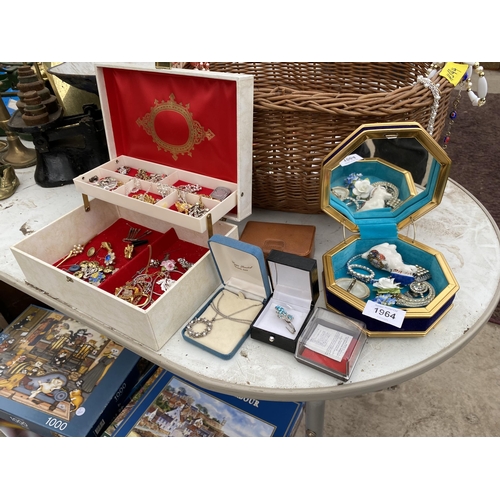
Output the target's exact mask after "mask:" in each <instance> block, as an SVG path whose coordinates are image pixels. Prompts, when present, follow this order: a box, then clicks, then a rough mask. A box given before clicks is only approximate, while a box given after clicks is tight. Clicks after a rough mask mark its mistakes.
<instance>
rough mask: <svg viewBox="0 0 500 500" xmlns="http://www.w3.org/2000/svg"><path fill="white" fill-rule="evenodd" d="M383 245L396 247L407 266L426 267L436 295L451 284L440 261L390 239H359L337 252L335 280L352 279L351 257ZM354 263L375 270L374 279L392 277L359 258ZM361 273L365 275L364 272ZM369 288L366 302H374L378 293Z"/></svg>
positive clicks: (424, 252) (334, 270)
mask: <svg viewBox="0 0 500 500" xmlns="http://www.w3.org/2000/svg"><path fill="white" fill-rule="evenodd" d="M381 243H389V244H394V245H396V249H397V251H398V252H399V253H400V254H401V256H402V257H403V262H404V263H405V264H410V265H419V266H421V267H424V268H425V269H428V270H429V271H430V272H431V275H432V278H431V279H430V280H429V283H430V284H431V285H432V286H433V287H434V289H435V290H436V295H438V294H439V293H441V292H442V291H443V290H444V288H446V287H447V286H448V284H449V283H448V280H447V279H446V277H445V275H444V273H443V270H442V269H441V265H440V264H439V261H438V260H437V258H436V257H435V256H434V255H432V254H430V253H428V252H426V251H425V250H422V249H421V248H418V247H416V246H414V245H412V244H410V243H407V242H405V241H402V240H400V239H399V238H390V239H387V240H380V239H367V240H365V239H359V240H356V241H354V242H353V243H352V244H351V245H349V246H348V247H347V248H344V249H343V250H341V251H339V252H337V253H336V254H335V255H333V256H332V261H331V265H332V269H333V273H334V276H335V279H336V280H337V279H340V278H350V277H351V275H350V274H348V272H347V266H346V263H347V261H348V260H349V259H350V258H351V257H354V256H355V255H358V254H362V253H365V252H366V251H368V250H369V249H370V248H372V247H373V246H375V245H380V244H381ZM353 263H354V264H361V265H364V266H367V267H369V268H370V269H373V271H374V272H375V278H374V279H379V278H389V277H390V274H389V273H388V272H387V271H381V270H379V269H375V268H372V266H370V264H369V263H368V261H367V260H366V259H362V258H359V259H357V260H356V261H354V262H353ZM359 272H362V273H364V271H363V270H361V271H359ZM368 287H369V288H370V290H371V293H370V297H368V298H367V299H366V300H374V299H375V297H376V291H375V290H376V289H374V287H373V286H372V285H370V284H368ZM396 307H397V306H396Z"/></svg>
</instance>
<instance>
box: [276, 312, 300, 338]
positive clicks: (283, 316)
mask: <svg viewBox="0 0 500 500" xmlns="http://www.w3.org/2000/svg"><path fill="white" fill-rule="evenodd" d="M275 309H276V315H277V316H278V318H279V319H282V320H283V321H284V322H285V323H286V329H287V330H288V331H289V332H290V333H291V334H294V333H296V330H295V327H294V326H293V323H292V320H293V316H292V315H291V314H288V313H287V312H286V311H285V308H284V307H283V306H276V307H275Z"/></svg>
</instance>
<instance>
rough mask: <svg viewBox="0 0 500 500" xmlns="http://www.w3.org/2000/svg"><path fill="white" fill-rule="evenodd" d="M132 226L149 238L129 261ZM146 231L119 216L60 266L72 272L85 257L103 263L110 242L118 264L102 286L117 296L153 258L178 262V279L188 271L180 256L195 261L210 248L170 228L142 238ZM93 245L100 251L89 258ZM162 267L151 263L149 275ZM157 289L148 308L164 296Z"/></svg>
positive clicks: (136, 249) (176, 276)
mask: <svg viewBox="0 0 500 500" xmlns="http://www.w3.org/2000/svg"><path fill="white" fill-rule="evenodd" d="M130 227H134V228H139V229H140V232H139V237H140V238H141V239H144V240H148V242H147V243H146V244H144V245H140V246H137V247H135V248H134V252H133V254H132V259H130V260H129V259H127V258H126V257H125V252H124V250H125V246H126V245H127V242H124V241H123V239H124V238H126V237H127V235H128V232H129V229H130ZM145 231H148V228H146V227H144V226H140V225H138V224H135V223H130V222H128V221H127V220H125V219H118V220H117V221H116V222H114V223H113V224H112V225H111V226H109V227H108V228H107V229H105V230H104V231H102V232H101V233H100V234H98V235H96V236H95V237H94V238H92V239H91V240H90V241H89V242H88V243H87V244H86V245H85V248H84V250H83V253H81V254H79V255H76V256H74V257H71V258H69V259H67V260H66V261H65V262H64V263H63V264H62V265H61V267H60V269H61V270H63V271H66V272H69V273H70V274H72V273H71V272H70V271H69V267H70V266H71V265H72V264H79V263H81V262H82V261H85V260H89V261H92V260H97V261H98V262H99V263H100V264H103V263H104V258H105V257H106V255H107V253H108V251H107V250H106V249H105V248H102V247H101V244H102V242H107V243H109V244H110V246H111V248H112V250H113V252H114V254H115V263H114V264H113V266H114V267H115V270H114V272H113V273H110V274H107V275H106V278H105V279H104V280H103V281H102V282H101V284H100V285H99V288H100V289H101V290H104V291H105V292H108V293H111V294H113V295H114V294H115V290H116V288H118V287H121V286H123V285H126V284H127V282H128V281H131V280H132V279H133V278H134V277H135V275H136V273H138V272H139V271H141V270H143V269H144V268H145V267H146V266H147V265H148V262H149V261H150V259H153V260H154V259H156V260H159V261H163V260H166V259H172V260H174V261H176V271H172V272H171V273H170V278H171V279H173V280H174V281H177V280H178V279H179V278H180V277H181V276H182V275H183V274H184V273H185V272H186V269H184V268H183V267H182V266H181V265H180V263H178V262H177V259H179V258H184V259H186V261H188V262H189V263H191V264H195V263H196V262H197V261H198V260H199V259H200V258H201V257H203V256H204V255H205V254H206V253H207V252H208V251H209V250H208V249H207V248H205V247H202V246H200V245H196V244H194V243H191V242H188V241H184V240H181V239H180V238H179V237H178V236H177V233H176V232H175V230H174V229H170V230H169V231H167V232H166V233H164V234H163V233H161V232H158V231H152V230H150V231H151V233H150V234H148V235H146V236H144V237H142V236H141V235H143V234H144V232H145ZM92 247H93V248H95V250H96V252H95V254H94V255H93V256H91V257H88V256H87V251H88V250H89V249H90V248H92ZM150 247H151V254H150ZM62 260H63V259H60V260H59V261H57V262H55V263H54V266H57V264H58V263H59V262H61V261H62ZM159 269H160V268H159V267H153V266H150V267H149V268H148V274H149V275H153V274H154V273H156V272H158V271H159ZM155 292H156V293H157V295H154V296H153V301H152V302H151V303H150V304H149V305H148V306H146V307H145V308H144V309H147V308H148V307H149V306H150V305H151V304H152V303H153V302H154V300H157V299H158V298H159V297H160V296H161V295H162V293H163V291H162V290H161V288H160V285H158V284H157V285H155Z"/></svg>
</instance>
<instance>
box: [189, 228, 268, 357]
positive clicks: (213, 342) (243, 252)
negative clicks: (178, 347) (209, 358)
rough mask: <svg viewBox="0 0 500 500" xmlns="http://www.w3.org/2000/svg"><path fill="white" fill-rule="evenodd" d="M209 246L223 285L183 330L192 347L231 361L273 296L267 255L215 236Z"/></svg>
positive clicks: (245, 244)
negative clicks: (194, 346)
mask: <svg viewBox="0 0 500 500" xmlns="http://www.w3.org/2000/svg"><path fill="white" fill-rule="evenodd" d="M208 243H209V247H210V252H211V254H212V257H213V259H214V262H215V264H216V266H217V270H218V272H219V277H220V286H219V288H218V289H217V291H216V292H215V293H214V295H213V296H212V297H210V299H209V300H208V301H207V303H206V304H205V305H204V306H203V307H202V308H201V309H200V311H199V312H197V313H196V315H195V316H194V317H193V318H192V319H191V321H189V322H188V324H187V325H186V327H185V328H184V329H183V330H182V336H183V338H184V339H185V340H186V341H187V342H190V343H191V344H194V345H196V346H197V347H200V348H201V349H204V350H205V351H208V352H210V353H212V354H214V355H215V356H217V357H219V358H222V359H230V358H232V357H233V356H234V355H235V354H236V352H237V351H238V349H239V348H240V347H241V345H242V344H243V342H244V341H245V340H246V339H247V337H248V336H249V334H250V325H251V324H252V323H253V321H254V319H255V318H256V316H257V315H258V314H259V312H260V311H261V310H262V308H263V307H264V306H265V304H266V303H267V301H268V299H269V296H270V295H271V287H270V283H269V276H268V274H267V268H266V261H265V258H264V252H263V251H262V249H261V248H260V247H258V246H256V245H252V244H250V243H245V242H243V241H239V240H235V239H232V238H229V237H227V236H223V235H219V234H215V235H214V236H212V237H211V238H210V240H209V242H208Z"/></svg>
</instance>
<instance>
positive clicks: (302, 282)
mask: <svg viewBox="0 0 500 500" xmlns="http://www.w3.org/2000/svg"><path fill="white" fill-rule="evenodd" d="M267 264H268V267H269V276H270V279H271V283H272V286H273V290H274V294H276V293H277V292H278V293H280V294H283V295H293V296H294V297H296V298H297V299H301V300H308V301H310V302H311V303H312V304H315V303H316V301H317V300H318V297H319V282H318V264H317V262H316V260H315V259H311V258H309V257H301V256H298V255H294V254H291V253H288V252H282V251H280V250H274V249H273V250H271V251H270V252H269V256H268V258H267Z"/></svg>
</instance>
